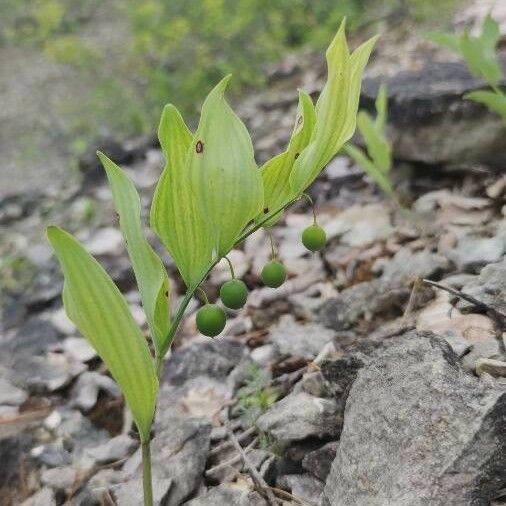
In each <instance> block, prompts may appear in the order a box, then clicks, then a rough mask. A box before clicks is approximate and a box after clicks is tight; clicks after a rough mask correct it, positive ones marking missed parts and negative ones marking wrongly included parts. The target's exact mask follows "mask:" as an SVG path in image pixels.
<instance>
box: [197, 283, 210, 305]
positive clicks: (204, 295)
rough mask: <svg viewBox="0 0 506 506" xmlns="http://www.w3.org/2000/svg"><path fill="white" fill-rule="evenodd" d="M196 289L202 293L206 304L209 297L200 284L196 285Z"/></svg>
mask: <svg viewBox="0 0 506 506" xmlns="http://www.w3.org/2000/svg"><path fill="white" fill-rule="evenodd" d="M197 290H198V292H199V293H200V294H201V295H202V298H203V299H204V302H205V303H206V304H209V299H208V298H207V294H206V292H204V290H203V289H202V288H201V287H200V286H198V287H197Z"/></svg>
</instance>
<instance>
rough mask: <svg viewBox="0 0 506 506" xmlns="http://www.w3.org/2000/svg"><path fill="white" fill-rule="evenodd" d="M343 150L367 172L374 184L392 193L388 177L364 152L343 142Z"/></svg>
mask: <svg viewBox="0 0 506 506" xmlns="http://www.w3.org/2000/svg"><path fill="white" fill-rule="evenodd" d="M344 151H345V152H346V154H347V155H348V156H350V157H351V158H352V159H353V160H354V161H355V163H356V164H357V165H359V166H360V167H361V168H362V169H363V170H364V172H365V173H366V174H368V175H369V176H370V177H371V178H372V179H374V181H375V182H376V184H377V185H378V186H379V187H380V188H381V189H382V190H383V191H384V192H385V193H388V194H389V195H393V194H394V189H393V187H392V184H391V183H390V180H389V179H388V177H387V176H386V175H385V174H384V173H383V172H382V171H381V170H380V169H379V168H378V167H376V165H374V163H373V162H372V161H371V160H369V158H367V156H366V155H365V153H364V152H363V151H362V150H361V149H360V148H358V147H356V146H354V145H353V144H345V146H344Z"/></svg>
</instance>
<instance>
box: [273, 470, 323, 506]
mask: <svg viewBox="0 0 506 506" xmlns="http://www.w3.org/2000/svg"><path fill="white" fill-rule="evenodd" d="M277 483H278V486H282V487H284V488H288V489H289V490H290V491H291V493H292V495H293V496H294V497H297V499H301V500H303V501H304V502H305V503H307V504H309V505H311V506H319V505H320V497H321V495H322V492H323V482H321V481H320V480H318V479H316V478H315V477H314V476H311V475H310V474H286V475H284V476H281V478H278V482H277Z"/></svg>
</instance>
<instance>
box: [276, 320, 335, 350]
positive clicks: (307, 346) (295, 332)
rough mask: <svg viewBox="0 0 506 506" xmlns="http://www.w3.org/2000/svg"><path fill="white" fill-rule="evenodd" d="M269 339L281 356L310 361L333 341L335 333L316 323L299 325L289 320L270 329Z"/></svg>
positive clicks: (282, 321)
mask: <svg viewBox="0 0 506 506" xmlns="http://www.w3.org/2000/svg"><path fill="white" fill-rule="evenodd" d="M270 337H271V341H272V342H273V343H275V344H276V345H277V346H278V348H279V350H280V352H281V353H282V354H286V355H292V356H296V357H302V358H305V359H307V360H312V359H314V358H315V357H316V356H317V355H318V353H319V352H320V351H321V349H322V348H323V347H324V346H325V345H326V344H327V343H329V342H332V341H333V340H334V338H335V333H334V332H333V331H332V330H330V329H328V328H325V327H322V326H321V325H318V324H316V323H308V324H306V325H301V324H300V323H296V322H295V321H293V320H292V319H291V318H289V319H288V321H287V320H281V321H280V323H279V325H277V326H276V327H275V328H273V329H271V333H270Z"/></svg>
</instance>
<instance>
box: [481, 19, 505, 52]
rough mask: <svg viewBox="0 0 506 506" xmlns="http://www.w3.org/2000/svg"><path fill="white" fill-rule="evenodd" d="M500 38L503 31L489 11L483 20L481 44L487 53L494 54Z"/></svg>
mask: <svg viewBox="0 0 506 506" xmlns="http://www.w3.org/2000/svg"><path fill="white" fill-rule="evenodd" d="M500 38H501V31H500V28H499V23H498V22H497V21H496V20H495V19H494V18H493V17H492V16H491V15H490V13H489V14H487V17H486V18H485V20H484V21H483V26H482V29H481V36H480V40H481V45H482V47H483V49H484V50H485V53H487V54H489V55H493V54H494V51H495V48H496V46H497V44H498V42H499V40H500Z"/></svg>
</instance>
